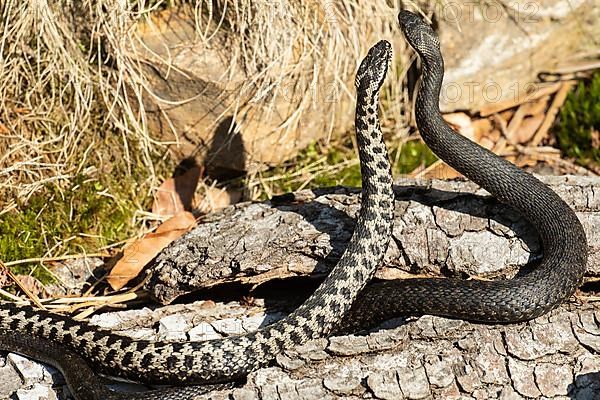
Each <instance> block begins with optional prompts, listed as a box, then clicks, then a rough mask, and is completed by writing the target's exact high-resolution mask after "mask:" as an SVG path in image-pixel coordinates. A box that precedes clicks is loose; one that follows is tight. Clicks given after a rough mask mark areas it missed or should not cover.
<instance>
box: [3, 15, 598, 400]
mask: <svg viewBox="0 0 600 400" xmlns="http://www.w3.org/2000/svg"><path fill="white" fill-rule="evenodd" d="M399 22H400V25H401V28H402V31H403V33H404V35H405V37H406V39H407V41H408V42H409V43H410V45H411V46H412V47H413V48H414V49H415V50H416V52H417V53H418V54H419V56H420V58H421V61H422V70H423V72H422V75H423V79H422V83H421V88H420V90H419V93H418V95H417V99H416V105H415V109H416V121H417V125H418V127H419V131H420V132H421V135H422V137H423V139H424V140H425V142H426V143H427V144H428V145H429V146H430V148H431V149H432V150H433V151H434V152H435V153H436V154H437V155H438V156H439V157H440V158H442V159H443V160H444V161H446V162H447V163H448V164H449V165H450V166H452V167H453V168H455V169H457V170H458V171H460V172H462V173H463V174H464V175H465V176H467V177H468V178H470V179H471V180H473V181H474V182H476V183H478V184H479V185H481V186H482V187H484V188H485V189H487V190H488V191H489V192H490V193H492V194H493V195H494V196H495V197H496V198H498V199H499V200H500V201H502V202H504V203H506V204H509V205H511V206H512V207H514V208H515V209H516V210H517V211H519V212H520V213H522V214H523V215H524V216H525V217H526V218H527V219H528V220H529V221H530V222H531V223H532V224H533V225H534V226H535V227H536V228H537V230H538V232H539V234H540V237H541V240H542V245H543V248H544V259H543V261H542V262H541V264H540V265H539V266H538V267H537V268H536V270H535V271H533V272H531V273H529V274H527V275H524V276H519V277H517V278H515V279H511V280H500V281H495V282H486V281H476V280H471V281H464V280H456V279H410V280H404V281H388V282H380V283H374V284H371V285H369V286H368V287H367V288H366V289H365V290H364V291H363V292H362V293H361V294H360V295H359V297H358V299H357V301H356V302H355V303H354V305H353V306H352V308H351V310H350V312H349V313H348V314H347V315H346V317H345V318H344V319H343V321H342V323H341V324H340V325H338V326H337V327H334V326H333V325H334V324H335V321H334V319H335V318H333V317H332V316H329V318H327V316H323V317H322V318H323V319H322V320H317V321H314V322H313V323H318V324H322V325H321V328H318V327H316V326H314V325H311V324H309V325H304V320H298V319H294V318H297V317H296V316H297V315H298V311H297V312H296V313H295V314H292V315H291V316H290V318H288V319H286V320H285V321H284V322H283V324H287V325H286V326H288V329H294V328H297V327H298V326H303V325H304V326H310V328H309V329H310V333H308V332H306V334H305V335H304V336H302V337H301V338H297V337H296V336H293V337H291V341H290V342H287V343H278V342H274V343H275V345H274V347H275V348H267V347H262V348H260V347H259V348H258V349H259V350H260V351H264V352H267V353H268V352H269V351H271V353H269V354H273V352H276V351H278V350H280V349H281V348H283V347H284V345H291V344H293V342H294V341H296V340H295V339H299V340H297V341H298V342H299V341H302V340H305V339H306V338H309V337H311V336H312V337H314V336H315V335H318V334H319V332H320V333H325V332H327V331H329V330H330V329H332V328H335V329H336V330H337V331H347V330H353V329H358V328H361V327H365V326H368V325H370V324H373V323H377V322H379V321H381V320H384V319H387V318H390V317H393V316H397V315H403V314H435V315H442V316H449V317H455V318H462V319H468V320H477V321H486V322H516V321H523V320H527V319H531V318H535V317H537V316H539V315H542V314H543V313H545V312H547V311H549V310H550V309H552V308H554V307H555V306H556V305H558V304H559V303H560V302H562V301H564V300H565V299H566V298H567V297H569V296H570V295H571V294H572V293H573V292H574V291H575V289H576V288H577V287H578V286H579V284H580V283H581V281H582V277H583V274H584V272H585V266H586V261H587V245H586V237H585V234H584V231H583V228H582V226H581V224H580V222H579V220H578V219H577V217H576V215H575V213H574V212H573V211H572V210H571V209H570V208H569V207H568V206H567V205H566V204H565V203H564V202H563V201H562V200H561V199H560V198H559V197H558V196H557V195H556V194H555V193H554V192H553V191H551V190H550V189H548V188H547V187H546V186H545V185H544V184H543V183H541V182H540V181H539V180H537V179H536V178H535V177H533V176H532V175H530V174H528V173H526V172H524V171H522V170H520V169H519V168H517V167H515V166H514V165H512V164H511V163H509V162H507V161H505V160H503V159H501V158H499V157H497V156H496V155H494V154H493V153H491V152H489V151H488V150H486V149H484V148H482V147H480V146H479V145H477V144H475V143H473V142H471V141H469V140H468V139H466V138H464V137H462V136H460V135H458V134H456V133H455V132H454V131H453V130H452V129H451V128H450V127H449V126H448V125H446V123H445V122H444V121H443V119H442V117H441V114H440V111H439V106H438V99H439V94H440V88H441V83H442V78H443V70H444V65H443V59H442V56H441V53H440V49H439V41H438V38H437V37H436V35H435V33H434V31H433V30H432V29H431V28H430V27H429V26H428V25H426V24H425V23H424V22H423V21H422V20H421V19H420V18H419V17H417V16H416V15H414V14H412V13H410V12H408V11H402V12H401V13H400V15H399ZM382 43H386V42H380V43H379V44H377V45H376V46H375V47H374V48H373V49H372V50H371V51H370V52H369V56H367V58H366V59H365V61H366V60H368V59H369V57H383V58H384V60H385V64H387V62H388V61H389V57H390V55H389V47H388V46H389V45H387V44H386V45H385V46H384V45H382ZM382 46H383V47H385V48H386V50H385V51H383V50H382V48H381V47H382ZM378 48H379V50H377V49H378ZM374 64H377V62H375V61H372V63H371V64H369V63H367V64H365V62H363V64H362V65H361V68H360V69H359V73H358V76H357V84H358V88H359V96H358V98H359V100H358V105H357V120H356V127H357V136H358V138H359V147H360V148H361V162H363V164H362V172H363V179H364V183H363V191H364V192H363V209H362V210H361V217H360V218H359V222H358V225H357V229H356V231H355V235H354V236H353V240H357V239H355V238H356V237H357V236H358V237H360V236H361V235H363V234H364V232H363V231H362V230H361V229H369V228H370V229H371V231H370V235H371V238H373V237H378V238H379V240H381V243H382V244H385V245H387V240H388V239H387V238H385V239H383V238H382V234H384V233H386V232H385V231H389V215H390V214H389V208H388V207H389V206H390V204H391V200H390V197H389V196H390V194H389V192H388V189H387V188H388V187H389V184H390V177H389V175H388V174H389V166H388V165H387V155H386V152H385V148H384V146H383V144H382V142H381V134H380V131H379V129H378V122H377V116H376V107H375V105H376V97H377V96H376V94H377V91H378V89H379V87H380V85H381V81H382V80H383V77H381V80H380V81H379V82H378V83H377V85H373V86H370V88H371V91H370V96H371V98H370V99H365V98H362V99H361V96H362V95H364V94H365V93H364V92H361V87H362V86H361V84H360V79H359V77H360V76H361V73H362V74H364V73H365V69H366V70H367V71H368V68H367V67H368V66H371V67H372V66H373V65H374ZM366 75H367V76H368V75H369V74H368V73H367V74H366ZM380 75H381V74H380ZM384 75H385V73H383V76H384ZM367 97H368V96H367ZM367 131H370V134H372V135H374V136H373V142H376V144H374V146H375V147H369V144H371V145H373V143H372V142H371V140H370V139H369V134H367V135H361V132H367ZM361 137H362V139H361ZM365 138H366V139H367V140H366V141H365ZM369 148H370V149H371V150H374V149H375V148H377V150H375V151H369V150H367V149H369ZM376 155H377V156H379V157H378V161H377V162H374V161H373V160H372V159H371V157H374V156H376ZM384 159H385V160H384ZM369 161H371V163H369ZM379 162H381V165H378V163H379ZM384 164H385V165H384ZM365 165H367V167H365ZM369 165H370V167H369ZM384 166H385V168H384ZM370 179H374V180H375V181H377V180H380V182H379V185H377V184H375V185H374V187H375V188H376V190H375V191H374V192H375V197H379V199H380V200H379V201H380V202H382V203H381V204H380V207H377V202H376V201H375V203H372V202H371V207H369V202H370V200H372V199H370V197H369V195H370V193H369V192H368V190H367V189H368V187H369V180H370ZM373 208H374V209H377V208H379V215H378V216H375V215H374V214H373V212H374V211H373ZM365 209H370V212H363V211H364V210H365ZM377 219H379V220H380V221H382V222H383V223H384V224H385V227H384V228H381V227H380V229H377V227H376V226H373V225H369V221H371V223H372V222H373V221H376V220H377ZM362 223H364V226H363V225H361V224H362ZM361 232H362V233H361ZM384 249H385V247H377V248H373V249H367V248H365V247H360V246H356V245H355V244H354V243H353V242H352V241H351V244H350V245H349V247H348V250H347V251H346V253H345V254H344V256H343V257H342V259H341V260H340V263H339V264H338V266H336V268H334V270H333V271H332V274H331V275H330V277H329V278H328V280H327V281H326V282H325V283H324V284H323V285H322V286H320V287H319V289H317V292H316V293H315V295H313V296H312V297H311V298H310V299H309V300H308V301H307V302H306V303H304V304H303V306H302V307H301V308H300V309H299V311H300V312H305V313H308V314H309V315H310V310H311V308H310V307H314V306H316V305H317V300H315V298H317V299H319V296H321V297H327V290H326V289H323V288H324V287H328V286H327V285H330V286H331V287H337V291H336V292H335V293H336V294H335V295H334V298H340V299H343V300H341V302H342V303H343V305H339V304H338V303H337V302H335V301H331V302H329V303H328V304H327V305H328V306H333V308H332V310H336V311H339V312H338V315H341V314H342V313H343V312H344V311H345V310H346V308H345V307H346V306H347V305H348V304H349V302H350V301H351V300H349V299H351V297H352V296H351V295H350V294H348V293H346V292H345V291H344V289H343V288H344V286H343V284H341V286H338V285H340V283H339V282H338V281H337V279H345V278H347V277H348V276H349V275H350V273H349V271H346V273H344V272H343V271H340V270H339V268H338V267H339V266H340V265H342V264H346V262H347V261H346V260H347V258H351V259H352V260H353V262H354V264H353V268H356V270H359V271H361V270H363V268H361V267H357V265H356V264H355V263H356V262H357V261H359V260H360V256H359V258H358V259H357V258H354V257H357V254H356V253H355V252H356V251H358V252H360V251H365V250H367V252H368V251H373V254H377V260H368V261H371V264H376V261H378V260H379V259H380V257H381V254H382V252H383V250H384ZM376 251H378V253H376ZM353 255H354V256H353ZM351 264H352V263H351ZM371 266H372V265H371ZM336 274H337V275H336ZM353 274H354V275H355V274H356V272H353ZM364 275H365V276H364V278H368V277H367V275H368V276H370V273H364ZM355 278H357V277H355ZM356 280H362V279H356ZM336 282H337V283H336ZM354 285H355V287H356V288H358V287H359V286H360V284H358V283H356V282H355V283H354ZM353 293H354V292H353ZM325 303H327V302H325ZM375 304H376V305H377V306H376V307H374V305H375ZM303 307H304V308H303ZM306 307H309V308H306ZM336 307H340V308H339V309H338V308H336ZM36 315H39V314H36V313H35V312H34V311H33V310H29V309H27V310H26V311H18V309H17V308H15V307H14V306H8V305H4V306H3V309H2V311H1V312H0V327H4V329H7V328H10V327H12V326H14V327H16V328H18V329H20V330H21V332H36V328H37V331H39V332H38V334H39V335H40V336H44V337H50V338H52V339H59V340H60V339H62V340H63V341H64V342H67V343H68V342H71V346H73V347H75V348H76V349H78V350H80V351H82V352H83V354H84V355H85V356H86V358H88V359H91V360H92V361H94V362H96V363H97V362H98V359H97V358H94V357H91V356H90V354H89V349H87V348H86V346H82V345H81V340H79V341H78V340H77V338H76V337H73V335H74V334H73V335H72V334H68V333H67V334H65V333H64V332H63V334H62V335H60V331H64V330H65V329H68V328H69V327H73V328H72V329H76V330H80V329H83V330H84V331H87V330H88V329H89V328H87V327H86V328H82V327H81V326H80V324H79V323H77V324H75V323H72V322H70V321H69V320H68V319H66V318H62V317H54V316H52V317H50V316H47V315H46V314H44V316H43V318H41V317H37V316H36ZM7 321H8V322H7ZM15 321H17V322H15ZM290 321H292V322H291V323H290ZM28 324H29V325H28ZM50 324H54V325H55V326H56V325H57V327H56V328H54V331H52V330H51V329H52V328H51V327H50ZM39 325H43V326H44V327H43V328H39ZM46 325H47V326H46ZM23 327H25V328H27V327H29V328H31V329H25V331H23ZM290 327H291V328H290ZM267 329H268V328H267ZM57 331H58V332H57ZM284 332H285V333H290V332H292V331H286V330H285V329H284ZM75 334H77V335H81V333H75ZM7 335H8V333H7V332H4V333H2V332H1V331H0V347H2V348H6V347H9V345H10V344H7V343H5V338H6V337H7ZM85 335H88V336H89V337H90V338H94V333H87V334H85ZM103 335H108V334H107V333H103ZM3 337H4V338H3ZM271 337H272V336H271ZM13 338H14V335H13ZM65 338H67V339H65ZM242 338H244V339H243V340H241V341H239V342H235V344H236V345H238V346H240V347H237V348H231V347H228V349H229V350H231V351H232V353H233V354H239V353H240V352H242V353H243V352H244V350H238V349H240V348H241V349H247V348H249V346H252V344H251V343H248V342H247V340H250V338H248V337H247V336H244V337H242ZM252 340H258V341H261V340H264V337H263V336H260V332H259V334H258V336H253V337H252ZM131 343H134V342H133V341H131V340H129V339H124V338H120V339H119V341H117V342H102V343H101V345H102V346H106V347H107V348H111V347H112V349H115V348H117V347H115V345H118V346H119V347H118V349H126V351H128V352H129V351H131V350H132V348H133V349H135V348H136V347H137V346H136V345H131ZM209 343H210V342H209ZM50 345H52V344H50ZM188 345H189V344H188ZM188 345H186V344H179V345H176V346H175V345H171V346H173V349H170V351H173V350H174V349H176V350H177V351H179V352H180V353H179V354H186V355H188V354H189V353H188V351H189V350H188V347H186V346H188ZM148 346H156V345H148ZM164 346H169V345H164ZM244 346H246V347H244ZM92 348H94V347H92ZM153 348H155V347H153ZM159 348H160V347H159ZM255 348H256V347H255ZM219 349H221V347H220V346H219ZM141 350H145V349H144V348H143V349H141ZM182 350H183V353H181V352H182ZM16 351H18V349H17V350H16ZM102 351H103V353H104V354H106V350H102ZM110 351H112V350H109V352H110ZM22 352H26V351H25V350H22ZM221 352H222V349H221ZM147 354H148V353H147ZM200 354H205V353H200ZM220 354H222V353H220ZM246 354H247V353H246ZM131 357H132V356H128V358H127V359H125V360H124V359H123V357H121V358H120V361H128V362H131V361H132V359H129V358H131ZM113 358H114V355H113V357H109V361H113V363H112V364H110V363H105V365H106V364H108V365H110V366H111V367H112V366H115V365H116V364H115V363H114V360H113ZM267 358H268V357H265V356H263V355H262V354H261V355H258V356H257V355H254V357H251V358H249V359H248V360H247V361H248V364H245V365H244V366H240V365H238V366H237V369H236V368H233V367H228V366H227V365H225V364H223V363H220V364H218V366H219V367H221V369H220V370H218V372H217V373H212V372H210V371H208V372H205V373H202V372H200V375H199V376H200V377H201V378H202V379H204V378H205V377H208V378H207V379H204V381H211V380H212V381H215V380H219V379H225V378H231V377H236V376H238V375H239V373H241V372H243V371H247V370H249V369H252V368H255V367H256V366H258V365H262V364H263V362H266V361H265V360H266V359H267ZM196 359H199V360H201V361H203V360H204V359H203V358H201V357H200V358H196ZM257 359H258V360H257ZM136 360H139V358H136ZM167 363H169V361H167ZM201 364H202V365H203V366H204V365H206V364H204V363H202V362H201ZM211 365H213V366H214V363H213V364H211ZM144 366H145V365H144ZM117 368H122V369H123V371H124V372H125V375H128V376H130V375H131V374H130V371H131V369H130V368H131V366H130V365H129V364H128V365H125V366H118V367H117ZM104 369H105V370H106V366H105V367H104ZM160 370H161V368H158V369H157V368H155V369H153V372H152V374H151V375H150V376H151V379H154V378H155V374H156V373H160ZM223 370H225V372H230V375H229V376H228V377H226V376H225V374H224V371H223ZM236 371H237V373H236ZM143 373H144V374H146V371H145V370H144V371H143ZM145 376H148V375H145ZM170 376H171V377H173V375H170ZM215 377H216V378H217V379H215ZM137 378H138V379H139V376H138V377H137ZM159 378H162V377H159ZM161 380H162V381H165V379H161ZM182 381H183V382H191V381H192V380H189V379H183V380H182ZM89 398H90V399H91V398H92V397H89ZM148 398H150V397H148ZM165 398H166V397H165ZM180 398H181V397H180Z"/></svg>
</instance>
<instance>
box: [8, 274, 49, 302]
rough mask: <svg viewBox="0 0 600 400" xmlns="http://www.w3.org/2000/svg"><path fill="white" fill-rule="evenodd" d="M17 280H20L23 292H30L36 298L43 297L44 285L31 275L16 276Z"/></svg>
mask: <svg viewBox="0 0 600 400" xmlns="http://www.w3.org/2000/svg"><path fill="white" fill-rule="evenodd" d="M15 278H16V279H18V280H19V283H20V285H19V287H20V288H21V289H22V290H24V291H25V290H27V291H29V293H30V294H31V295H33V296H35V297H38V298H39V297H43V296H42V294H44V293H45V289H44V285H42V283H41V282H40V281H38V280H37V279H36V278H34V277H33V276H29V275H15Z"/></svg>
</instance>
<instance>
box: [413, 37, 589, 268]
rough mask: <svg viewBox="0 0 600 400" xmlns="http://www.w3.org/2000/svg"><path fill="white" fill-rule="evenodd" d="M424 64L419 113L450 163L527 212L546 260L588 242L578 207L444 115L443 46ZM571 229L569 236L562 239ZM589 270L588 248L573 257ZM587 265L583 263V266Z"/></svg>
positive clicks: (426, 136) (423, 130)
mask: <svg viewBox="0 0 600 400" xmlns="http://www.w3.org/2000/svg"><path fill="white" fill-rule="evenodd" d="M419 55H420V57H421V60H422V63H423V66H422V80H421V87H420V89H419V92H418V94H417V98H416V102H415V117H416V122H417V127H418V128H419V132H420V134H421V137H422V138H423V140H424V141H425V143H427V145H428V146H429V147H430V148H431V150H432V151H433V152H434V153H435V154H436V155H437V156H438V157H439V158H441V159H442V160H444V161H445V162H446V163H447V164H448V165H450V166H451V167H452V168H454V169H456V170H457V171H459V172H461V173H462V174H463V175H465V176H466V177H467V178H469V179H470V180H472V181H473V182H475V183H477V184H478V185H480V186H481V187H483V188H484V189H486V190H487V191H489V192H490V193H491V194H492V195H494V197H496V198H497V199H498V200H500V201H501V202H503V203H505V204H509V205H510V206H512V207H513V208H515V209H516V210H517V211H519V212H520V213H521V214H522V215H523V216H525V217H526V218H527V219H528V220H529V221H530V222H531V223H532V224H533V225H534V226H535V227H536V228H537V230H538V232H539V234H540V238H541V240H542V244H543V248H544V254H545V259H561V257H563V254H564V253H571V252H573V251H572V249H571V248H570V247H572V246H573V243H577V244H580V243H585V242H586V238H585V233H584V231H583V228H582V226H581V223H580V222H579V220H578V219H577V216H576V215H575V213H574V212H573V210H572V209H571V208H570V207H569V206H568V205H567V204H566V203H565V202H564V201H563V200H562V199H561V198H560V197H559V196H558V195H557V194H556V193H554V192H553V191H552V190H550V189H549V188H548V187H547V186H546V185H544V184H543V183H541V182H540V181H539V180H538V179H537V178H535V177H534V176H533V175H531V174H529V173H527V172H525V171H523V170H521V169H520V168H518V167H517V166H515V165H514V164H512V163H510V162H509V161H507V160H505V159H503V158H501V157H499V156H497V155H496V154H494V153H493V152H491V151H489V150H488V149H486V148H484V147H482V146H480V145H479V144H477V143H475V142H473V141H471V140H470V139H468V138H466V137H464V136H462V135H460V134H459V133H457V132H455V131H454V130H453V129H452V128H451V127H450V126H449V125H448V124H447V123H446V122H445V121H444V119H443V118H442V115H441V112H440V108H439V98H440V92H441V86H442V81H443V77H444V61H443V58H442V55H441V53H440V52H439V49H430V50H429V51H428V52H423V51H419ZM564 226H569V227H571V237H570V238H569V239H568V240H563V238H560V237H557V235H556V232H562V231H563V229H564ZM573 257H574V258H575V259H577V262H576V263H575V264H576V265H577V268H580V269H581V268H585V259H586V252H585V251H583V252H579V253H577V254H575V255H574V256H573ZM582 266H583V267H582Z"/></svg>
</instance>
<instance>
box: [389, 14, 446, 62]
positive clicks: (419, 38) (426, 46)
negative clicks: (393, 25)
mask: <svg viewBox="0 0 600 400" xmlns="http://www.w3.org/2000/svg"><path fill="white" fill-rule="evenodd" d="M398 22H399V23H400V28H401V29H402V33H403V34H404V37H405V38H406V40H407V41H408V43H409V44H410V45H411V46H412V48H413V49H415V51H416V52H417V53H419V55H421V56H422V57H424V58H426V59H427V58H429V57H426V56H428V55H431V52H432V51H436V52H439V49H440V40H439V39H438V37H437V35H436V34H435V32H434V31H433V29H432V28H431V26H429V25H428V24H426V23H425V21H423V19H422V18H421V17H419V16H418V15H416V14H413V13H411V12H410V11H406V10H402V11H400V14H398Z"/></svg>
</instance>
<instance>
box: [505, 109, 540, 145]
mask: <svg viewBox="0 0 600 400" xmlns="http://www.w3.org/2000/svg"><path fill="white" fill-rule="evenodd" d="M544 118H545V116H544V114H537V115H534V116H533V117H527V118H525V119H523V121H522V122H521V126H520V127H519V129H518V130H517V131H516V132H515V135H514V136H513V137H514V139H515V140H516V143H520V144H523V143H527V142H529V141H530V140H531V139H532V138H533V136H534V135H535V133H536V132H537V130H538V128H539V127H540V126H541V125H542V122H544Z"/></svg>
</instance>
